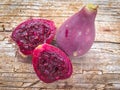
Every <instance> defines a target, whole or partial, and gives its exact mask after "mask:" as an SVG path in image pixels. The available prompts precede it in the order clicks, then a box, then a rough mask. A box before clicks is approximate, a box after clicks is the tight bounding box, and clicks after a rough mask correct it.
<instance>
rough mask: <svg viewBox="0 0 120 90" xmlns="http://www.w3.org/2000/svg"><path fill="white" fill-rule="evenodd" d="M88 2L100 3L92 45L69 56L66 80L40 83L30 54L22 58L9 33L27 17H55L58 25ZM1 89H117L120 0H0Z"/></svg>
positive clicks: (119, 78) (119, 63)
mask: <svg viewBox="0 0 120 90" xmlns="http://www.w3.org/2000/svg"><path fill="white" fill-rule="evenodd" d="M87 3H94V4H98V5H99V9H98V14H97V17H96V22H95V25H96V39H95V42H94V44H93V46H92V48H91V49H90V51H89V52H88V53H87V54H85V55H84V56H82V57H80V58H72V63H73V69H74V71H73V74H72V76H71V77H70V78H69V79H66V80H61V81H57V82H55V83H51V84H46V83H43V82H42V81H40V80H39V79H38V77H37V76H36V74H35V72H34V70H33V67H32V64H31V57H29V58H26V57H21V55H20V54H19V53H18V49H17V47H16V46H15V44H14V43H13V42H11V40H10V35H11V32H12V31H13V29H14V28H15V27H16V26H17V25H18V24H19V23H21V22H22V21H24V20H26V19H29V18H46V19H50V20H54V21H55V23H56V26H57V28H58V27H59V26H60V25H61V24H62V23H63V22H64V21H65V20H66V19H67V18H68V17H69V16H71V15H73V14H74V13H75V12H77V11H79V10H80V9H81V8H82V7H83V6H84V5H85V4H87ZM0 90H120V1H119V0H102V1H101V0H91V1H90V0H17V1H16V0H0Z"/></svg>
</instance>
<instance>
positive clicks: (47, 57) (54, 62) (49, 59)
mask: <svg viewBox="0 0 120 90" xmlns="http://www.w3.org/2000/svg"><path fill="white" fill-rule="evenodd" d="M65 67H66V66H65V63H64V61H63V60H62V58H61V57H59V55H57V54H55V53H52V52H48V51H47V52H46V51H44V52H43V53H42V54H41V55H40V58H39V60H38V70H40V72H41V75H43V76H44V77H46V79H48V80H50V81H54V80H56V79H59V78H61V77H64V74H65V73H67V71H68V70H67V68H65Z"/></svg>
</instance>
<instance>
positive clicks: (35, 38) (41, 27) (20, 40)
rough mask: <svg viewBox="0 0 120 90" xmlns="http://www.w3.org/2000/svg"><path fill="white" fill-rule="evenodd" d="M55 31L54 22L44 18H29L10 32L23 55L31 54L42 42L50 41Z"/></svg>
mask: <svg viewBox="0 0 120 90" xmlns="http://www.w3.org/2000/svg"><path fill="white" fill-rule="evenodd" d="M55 33H56V27H55V25H54V22H53V21H51V20H46V19H30V20H26V21H24V22H22V23H21V24H20V25H18V26H17V27H16V28H15V29H14V31H13V32H12V36H11V37H12V39H13V40H14V41H15V42H16V43H17V45H18V46H19V48H20V51H21V52H22V53H23V54H24V55H31V54H32V52H33V50H34V48H35V47H37V46H38V45H39V44H42V43H51V41H52V40H53V38H54V36H55Z"/></svg>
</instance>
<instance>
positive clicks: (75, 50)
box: [56, 4, 97, 56]
mask: <svg viewBox="0 0 120 90" xmlns="http://www.w3.org/2000/svg"><path fill="white" fill-rule="evenodd" d="M96 14H97V6H96V5H92V4H89V5H87V6H85V7H83V8H82V9H81V10H80V11H79V12H77V13H75V14H74V15H73V16H71V17H70V18H68V19H67V20H66V21H65V22H64V23H63V24H62V25H61V26H60V28H59V29H58V33H57V35H56V43H57V45H58V47H60V48H61V49H62V50H63V51H65V52H66V53H67V54H68V55H69V56H82V55H84V54H85V53H86V52H87V51H88V50H89V49H90V48H91V46H92V44H93V42H94V39H95V25H94V21H95V17H96Z"/></svg>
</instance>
